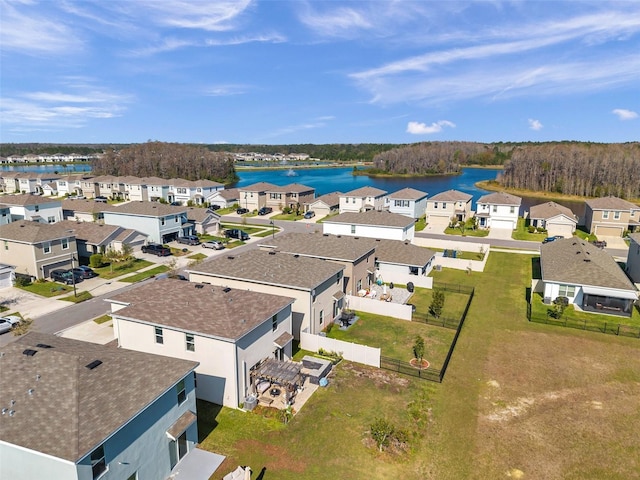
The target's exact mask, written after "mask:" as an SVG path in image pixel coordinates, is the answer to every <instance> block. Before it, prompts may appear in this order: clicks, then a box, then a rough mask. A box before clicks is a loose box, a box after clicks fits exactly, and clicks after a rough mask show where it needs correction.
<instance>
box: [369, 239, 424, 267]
mask: <svg viewBox="0 0 640 480" xmlns="http://www.w3.org/2000/svg"><path fill="white" fill-rule="evenodd" d="M373 245H374V246H375V249H376V259H378V260H380V261H381V262H385V263H395V264H398V265H408V266H411V267H424V266H425V265H426V264H427V263H429V261H431V259H432V258H433V257H434V256H435V253H434V252H433V251H431V250H429V249H428V248H424V247H418V246H417V245H413V244H412V243H409V242H402V241H400V240H385V239H376V240H373Z"/></svg>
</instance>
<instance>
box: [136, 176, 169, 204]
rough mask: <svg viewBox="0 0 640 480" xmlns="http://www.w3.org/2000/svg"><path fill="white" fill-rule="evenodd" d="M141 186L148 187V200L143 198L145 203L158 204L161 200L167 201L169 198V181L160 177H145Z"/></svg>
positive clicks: (141, 180)
mask: <svg viewBox="0 0 640 480" xmlns="http://www.w3.org/2000/svg"><path fill="white" fill-rule="evenodd" d="M140 184H141V185H146V186H147V189H146V194H147V198H146V199H145V198H143V199H142V200H143V201H144V200H149V201H151V202H157V201H159V200H161V199H162V200H167V198H169V180H165V179H163V178H159V177H145V178H141V179H140ZM132 200H133V198H132Z"/></svg>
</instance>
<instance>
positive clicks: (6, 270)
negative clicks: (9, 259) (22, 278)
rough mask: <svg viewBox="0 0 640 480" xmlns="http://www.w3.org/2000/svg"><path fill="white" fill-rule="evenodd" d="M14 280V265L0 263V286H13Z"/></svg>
mask: <svg viewBox="0 0 640 480" xmlns="http://www.w3.org/2000/svg"><path fill="white" fill-rule="evenodd" d="M15 280H16V267H14V266H13V265H8V264H6V263H0V288H7V287H13V284H14V282H15Z"/></svg>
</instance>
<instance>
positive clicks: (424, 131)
mask: <svg viewBox="0 0 640 480" xmlns="http://www.w3.org/2000/svg"><path fill="white" fill-rule="evenodd" d="M455 126H456V125H455V124H454V123H453V122H449V121H448V120H439V121H437V122H434V123H432V124H431V125H427V124H426V123H419V122H409V123H408V124H407V133H411V134H413V135H431V134H433V133H438V132H441V131H442V129H443V127H449V128H455Z"/></svg>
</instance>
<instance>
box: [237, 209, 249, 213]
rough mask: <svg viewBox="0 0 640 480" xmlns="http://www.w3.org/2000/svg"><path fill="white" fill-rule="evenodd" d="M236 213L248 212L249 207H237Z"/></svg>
mask: <svg viewBox="0 0 640 480" xmlns="http://www.w3.org/2000/svg"><path fill="white" fill-rule="evenodd" d="M236 213H237V214H238V215H244V214H245V213H249V209H248V208H239V209H237V210H236Z"/></svg>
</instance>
